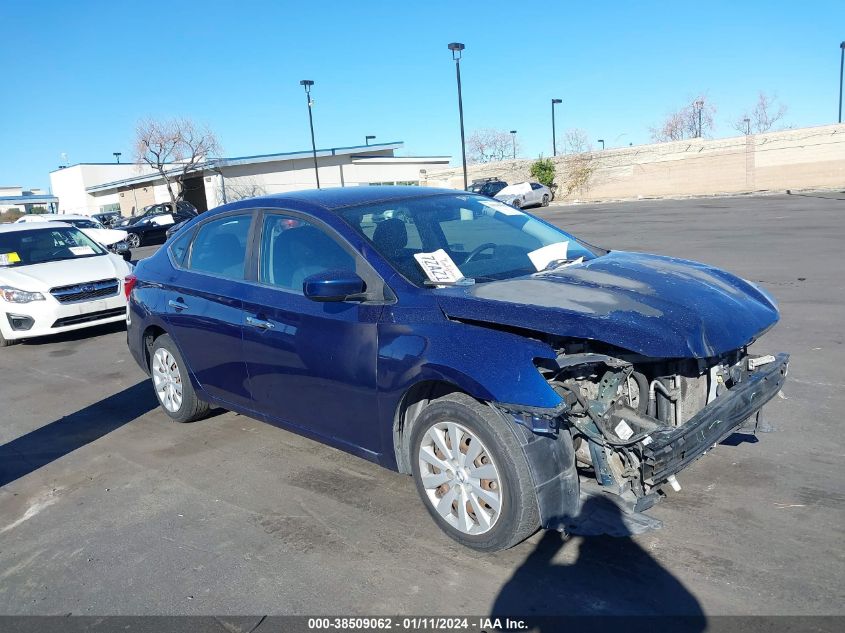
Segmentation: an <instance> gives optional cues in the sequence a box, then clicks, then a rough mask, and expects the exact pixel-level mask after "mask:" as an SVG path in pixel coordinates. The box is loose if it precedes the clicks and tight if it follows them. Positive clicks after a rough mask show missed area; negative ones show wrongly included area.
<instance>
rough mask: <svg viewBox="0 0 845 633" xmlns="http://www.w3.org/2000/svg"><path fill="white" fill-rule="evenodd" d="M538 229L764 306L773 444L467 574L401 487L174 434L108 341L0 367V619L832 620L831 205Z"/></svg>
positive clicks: (261, 435) (843, 285)
mask: <svg viewBox="0 0 845 633" xmlns="http://www.w3.org/2000/svg"><path fill="white" fill-rule="evenodd" d="M539 214H540V215H542V216H543V217H546V218H548V219H550V220H551V221H553V222H554V223H556V224H559V225H560V226H563V227H565V228H566V229H568V230H570V231H572V232H574V233H575V234H576V235H579V236H582V237H583V238H585V239H587V240H588V241H591V242H594V243H597V244H601V245H603V246H606V247H610V248H616V249H628V250H643V251H651V252H657V253H663V254H668V255H674V256H681V257H686V258H690V259H695V260H700V261H704V262H708V263H711V264H714V265H717V266H720V267H723V268H726V269H728V270H731V271H733V272H735V273H737V274H739V275H741V276H742V277H745V278H748V279H751V280H754V281H757V282H759V283H761V285H763V286H764V287H765V288H767V289H768V290H769V291H770V292H771V293H772V294H774V296H775V297H776V298H777V299H778V300H779V302H780V306H781V310H782V321H781V323H780V324H779V325H778V326H777V327H776V328H775V329H774V330H773V331H772V332H770V333H769V334H767V335H766V336H765V337H764V338H763V339H762V341H760V342H759V343H758V344H757V347H756V349H757V350H758V351H766V352H778V351H787V352H790V353H791V354H792V362H791V366H790V373H789V378H788V380H787V384H786V387H785V388H784V390H783V392H782V395H781V397H779V398H776V399H775V400H773V401H772V403H771V404H770V405H769V406H768V407H767V409H766V410H765V411H766V415H767V420H768V422H769V424H771V426H772V427H773V428H774V432H772V433H768V434H764V435H760V436H759V441H757V442H742V443H735V444H736V445H733V446H719V447H718V448H717V449H716V450H715V451H713V452H712V453H711V454H709V455H707V456H706V457H705V458H704V459H702V460H700V461H698V462H696V463H695V464H694V465H693V466H691V467H690V468H689V469H688V470H687V471H685V472H684V473H682V475H683V476H681V477H679V479H680V483H681V485H682V486H683V489H682V491H681V492H680V493H676V494H674V495H672V497H671V498H670V499H668V500H666V501H665V502H664V503H662V504H660V505H658V506H657V507H655V508H654V509H653V510H652V511H651V512H650V513H651V514H652V515H653V516H655V517H657V518H659V519H661V520H662V521H663V522H664V524H665V527H664V528H663V529H662V530H659V531H656V532H653V533H650V534H645V535H642V536H637V537H633V538H610V537H592V538H581V537H574V538H570V539H562V538H561V537H560V536H558V535H557V534H553V533H539V534H537V535H535V536H534V537H532V538H531V539H530V540H529V541H527V542H525V543H522V544H521V545H519V546H517V547H515V548H513V549H511V550H508V551H506V552H501V553H498V554H494V555H482V554H477V553H474V552H471V551H469V550H466V549H463V548H461V547H460V546H458V545H456V544H454V543H453V542H452V541H450V540H449V539H448V538H447V537H446V536H444V535H443V534H442V533H441V532H440V531H439V530H438V528H437V527H436V526H435V525H434V523H433V522H432V521H431V519H430V518H429V517H428V515H427V513H426V511H425V509H424V508H423V506H422V504H421V502H420V501H419V500H418V498H417V496H416V492H415V490H414V487H413V483H412V481H411V479H410V478H408V477H405V476H402V475H398V474H395V473H391V472H388V471H385V470H382V469H380V468H379V467H377V466H375V465H372V464H369V463H367V462H364V461H362V460H359V459H357V458H355V457H352V456H349V455H346V454H344V453H341V452H339V451H336V450H334V449H331V448H328V447H325V446H322V445H320V444H317V443H314V442H312V441H310V440H306V439H303V438H301V437H298V436H296V435H293V434H291V433H288V432H285V431H282V430H279V429H277V428H274V427H271V426H268V425H265V424H262V423H260V422H257V421H254V420H251V419H249V418H246V417H243V416H239V415H235V414H232V413H225V412H218V413H217V414H216V415H214V416H213V417H211V418H210V419H207V420H204V421H201V422H197V423H194V424H188V425H177V424H173V423H171V422H169V421H168V419H167V418H166V417H165V416H164V415H163V414H162V413H160V412H159V411H158V409H157V406H156V400H155V397H154V395H153V392H152V389H151V388H150V386H149V384H148V382H147V380H146V377H145V375H144V374H143V372H142V371H141V370H140V369H139V368H138V367H137V366H136V365H135V363H134V362H133V361H132V359H131V358H130V355H129V352H128V351H127V349H126V345H125V332H124V330H123V328H122V327H120V326H115V327H104V328H98V329H93V330H87V331H85V330H84V331H82V332H78V333H74V334H70V335H65V336H58V337H53V338H50V339H44V340H37V341H32V342H29V343H25V344H20V345H16V346H13V347H10V348H6V349H2V350H0V377H2V378H0V419H1V420H2V424H0V486H2V487H0V613H3V614H67V613H73V614H79V615H90V614H98V615H99V614H203V613H217V614H338V613H350V614H397V613H399V614H458V613H473V614H486V613H490V612H491V611H494V610H496V611H505V612H521V613H523V614H528V613H535V614H556V613H567V614H604V613H612V614H663V613H672V614H677V613H684V614H693V615H695V614H705V615H708V616H710V615H716V614H772V615H775V614H845V608H844V607H843V605H845V592H844V591H843V588H842V572H843V569H845V550H843V548H842V543H843V542H845V527H844V526H845V510H844V509H845V469H843V467H842V464H843V459H845V442H843V436H845V432H843V422H842V411H843V405H845V397H843V390H845V369H843V363H845V355H844V354H843V351H845V346H843V339H845V334H844V333H843V323H845V281H843V275H842V271H843V269H844V267H843V263H842V261H843V255H842V253H843V244H845V194H839V195H837V194H819V196H815V195H802V196H797V195H793V196H771V197H739V198H712V199H698V200H685V201H642V202H635V203H614V204H600V205H576V206H551V207H549V208H547V209H542V210H540V212H539ZM153 250H154V248H145V249H142V250H141V252H140V254H141V255H143V254H145V253H148V252H151V251H153Z"/></svg>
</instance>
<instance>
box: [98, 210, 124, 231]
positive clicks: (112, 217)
mask: <svg viewBox="0 0 845 633" xmlns="http://www.w3.org/2000/svg"><path fill="white" fill-rule="evenodd" d="M91 217H92V218H94V219H95V220H97V221H98V222H99V223H100V224H102V225H103V226H106V227H109V228H111V226H112V224H114V223H115V222H117V221H119V220H120V212H119V211H104V212H103V213H94V214H92V215H91Z"/></svg>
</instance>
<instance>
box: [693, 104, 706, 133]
mask: <svg viewBox="0 0 845 633" xmlns="http://www.w3.org/2000/svg"><path fill="white" fill-rule="evenodd" d="M695 107H696V108H697V109H698V138H701V137H702V136H703V132H704V130H702V129H701V111H702V110H704V101H702V100H701V99H699V100H698V101H696V102H695Z"/></svg>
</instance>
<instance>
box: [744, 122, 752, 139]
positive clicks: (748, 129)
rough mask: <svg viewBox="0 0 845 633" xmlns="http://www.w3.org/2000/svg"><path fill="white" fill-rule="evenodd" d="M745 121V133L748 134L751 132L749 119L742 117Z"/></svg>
mask: <svg viewBox="0 0 845 633" xmlns="http://www.w3.org/2000/svg"><path fill="white" fill-rule="evenodd" d="M743 122H744V123H745V135H746V136H749V135H750V134H751V119H743Z"/></svg>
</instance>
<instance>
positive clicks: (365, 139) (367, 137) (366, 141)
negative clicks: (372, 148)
mask: <svg viewBox="0 0 845 633" xmlns="http://www.w3.org/2000/svg"><path fill="white" fill-rule="evenodd" d="M374 138H375V136H374V135H372V134H367V135H366V136H365V137H364V142H365V143H366V144H367V145H369V144H370V141H372V140H373V139H374Z"/></svg>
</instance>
